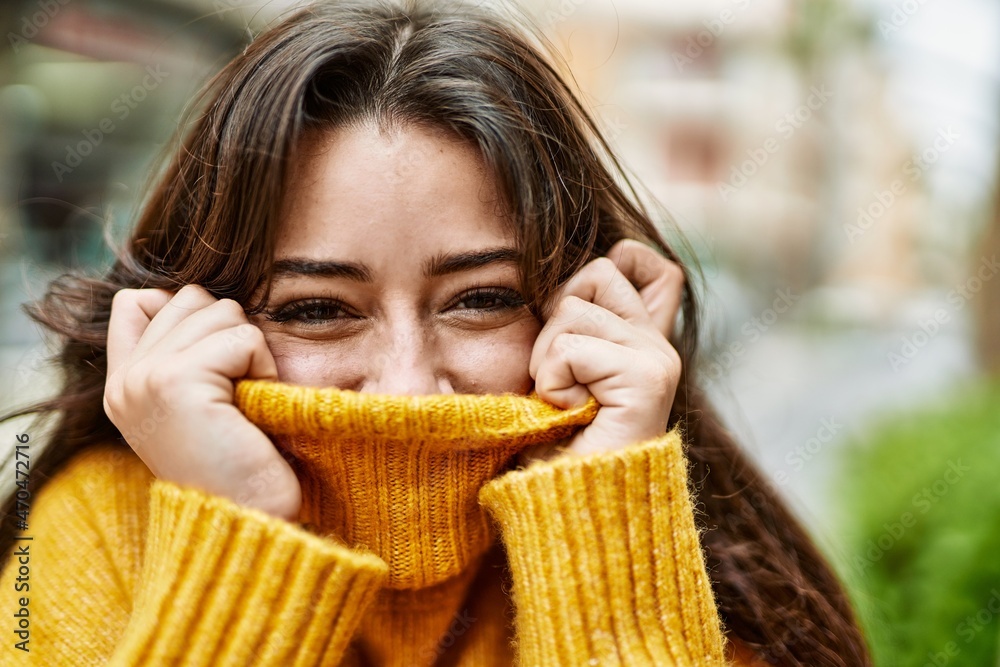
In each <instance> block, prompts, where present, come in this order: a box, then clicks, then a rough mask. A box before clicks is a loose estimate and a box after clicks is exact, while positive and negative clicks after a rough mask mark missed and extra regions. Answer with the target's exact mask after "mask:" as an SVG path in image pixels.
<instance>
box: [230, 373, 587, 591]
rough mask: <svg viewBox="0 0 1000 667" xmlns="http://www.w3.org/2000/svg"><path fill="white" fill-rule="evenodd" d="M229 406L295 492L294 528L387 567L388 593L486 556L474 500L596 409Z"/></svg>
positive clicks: (261, 385)
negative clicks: (258, 433)
mask: <svg viewBox="0 0 1000 667" xmlns="http://www.w3.org/2000/svg"><path fill="white" fill-rule="evenodd" d="M235 400H236V405H237V407H238V408H239V409H240V410H241V411H242V412H243V413H244V414H245V415H246V416H247V418H248V419H249V420H250V421H251V422H253V423H254V424H256V425H257V426H258V428H260V429H261V430H262V431H264V432H265V433H267V434H268V435H269V436H270V437H271V439H272V440H273V441H274V443H275V444H276V446H277V447H278V448H279V450H281V451H282V452H283V453H284V454H285V456H286V458H288V459H289V463H290V464H291V465H292V468H293V469H294V470H295V473H296V475H297V476H298V478H299V481H300V483H301V484H302V497H303V502H302V510H301V511H300V515H299V519H300V521H301V522H302V523H303V524H304V525H306V526H307V527H308V528H310V529H311V530H314V531H315V532H317V533H319V534H322V535H325V536H328V537H330V538H332V539H336V540H339V541H342V542H343V543H344V544H346V545H347V546H350V547H352V548H358V549H363V550H367V551H370V552H372V553H374V554H376V555H378V556H379V557H381V558H382V559H383V560H385V561H386V563H387V564H388V565H389V583H388V586H389V587H390V588H395V589H410V590H412V589H421V588H425V587H428V586H433V585H437V584H440V583H441V582H443V581H446V580H448V579H450V578H452V577H455V576H457V575H458V574H460V573H463V572H464V571H465V570H466V569H467V568H468V567H470V566H472V565H473V564H474V563H475V562H477V561H478V559H479V557H480V556H482V555H483V554H484V553H485V552H486V551H487V550H488V549H489V547H490V546H491V544H492V542H493V538H494V536H493V533H492V527H491V525H490V522H489V521H488V519H487V516H486V514H485V512H484V511H483V510H482V508H481V507H480V506H479V504H478V500H477V495H478V492H479V489H480V488H482V486H483V485H484V484H486V483H487V482H488V481H490V479H492V478H494V477H495V476H497V475H498V474H500V473H502V472H503V471H504V470H505V469H507V468H509V467H510V465H511V463H512V461H513V459H514V457H515V456H516V454H517V453H518V452H519V451H521V450H523V449H524V448H525V447H528V446H531V445H535V444H541V443H546V442H557V441H559V440H562V439H564V438H567V437H569V436H571V435H572V434H573V433H574V432H575V431H576V430H578V429H579V428H580V427H582V426H584V425H586V424H588V423H590V422H592V421H593V419H594V417H595V416H596V414H597V409H598V405H597V402H596V400H595V399H594V398H593V397H591V399H590V400H589V401H588V402H587V403H586V404H585V405H583V406H581V407H577V408H570V409H565V410H564V409H560V408H558V407H556V406H553V405H551V404H550V403H547V402H545V401H543V400H542V399H540V398H538V396H537V394H535V392H533V391H532V392H531V393H530V394H528V395H526V396H525V395H519V394H429V395H415V396H414V395H406V396H403V395H393V394H368V393H360V392H355V391H351V390H344V389H338V388H335V387H307V386H301V385H292V384H287V383H283V382H276V381H271V380H241V381H239V382H237V384H236V397H235Z"/></svg>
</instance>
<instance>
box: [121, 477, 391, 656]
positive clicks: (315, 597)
mask: <svg viewBox="0 0 1000 667" xmlns="http://www.w3.org/2000/svg"><path fill="white" fill-rule="evenodd" d="M149 502H150V513H149V525H148V533H147V535H146V545H145V560H144V561H143V566H142V572H141V580H140V583H139V586H138V589H137V592H136V598H135V602H134V609H133V613H132V616H131V618H130V620H129V625H128V628H127V629H126V632H125V636H124V637H123V641H122V642H121V643H120V644H119V646H118V648H117V650H116V651H115V653H114V656H113V657H112V659H111V660H110V662H109V663H108V664H109V665H117V666H123V665H139V664H142V665H145V664H156V665H206V666H207V665H216V664H222V663H225V664H233V665H236V664H245V665H249V664H253V665H290V664H295V665H319V664H331V663H336V662H337V659H338V658H339V657H340V656H341V655H342V654H343V652H344V651H345V650H346V648H347V645H348V644H349V642H350V640H351V637H352V635H353V634H354V631H355V630H356V629H357V626H358V623H359V621H360V619H361V616H362V614H363V613H364V611H365V609H366V608H367V607H368V605H369V604H370V603H371V601H372V600H373V599H374V596H375V594H376V593H377V591H378V589H379V588H380V586H381V585H382V583H383V581H384V580H385V577H386V576H387V573H388V567H387V566H386V564H385V563H384V562H383V561H382V560H381V559H379V558H378V557H376V556H373V555H371V554H365V553H361V552H357V551H353V550H350V549H348V548H346V547H344V546H341V545H339V544H336V543H334V542H332V541H329V540H325V539H323V538H321V537H319V536H317V535H314V534H312V533H309V532H308V531H306V530H304V529H303V528H301V527H299V526H297V525H295V524H293V523H291V522H288V521H285V520H283V519H280V518H278V517H274V516H271V515H269V514H267V513H265V512H263V511H261V510H258V509H255V508H250V507H245V506H242V505H238V504H237V503H235V502H234V501H232V500H230V499H228V498H224V497H221V496H216V495H213V494H209V493H206V492H203V491H201V490H200V489H197V488H194V487H186V486H179V485H177V484H174V483H173V482H169V481H165V480H159V479H156V480H154V481H153V482H152V484H151V486H150V501H149Z"/></svg>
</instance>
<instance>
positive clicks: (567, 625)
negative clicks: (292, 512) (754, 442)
mask: <svg viewBox="0 0 1000 667" xmlns="http://www.w3.org/2000/svg"><path fill="white" fill-rule="evenodd" d="M237 404H238V405H239V407H240V409H242V410H243V411H244V413H245V414H246V415H247V417H248V418H249V419H250V420H251V421H253V422H254V423H256V424H258V426H259V427H260V428H261V429H262V430H264V431H265V432H267V433H269V434H271V437H272V438H273V439H274V441H275V443H276V445H277V446H279V447H286V448H287V449H288V452H289V453H290V454H292V455H293V457H294V458H293V459H292V462H293V465H294V467H295V470H296V474H298V475H299V476H300V480H301V481H302V484H303V492H304V499H305V503H304V507H303V513H302V515H300V519H301V520H302V522H303V523H304V525H299V524H297V523H294V522H288V521H284V520H282V519H278V518H276V517H272V516H270V515H267V514H264V513H263V512H260V511H258V510H254V509H251V508H247V507H244V506H241V505H238V504H237V503H235V502H233V501H231V500H229V499H227V498H222V497H218V496H214V495H212V494H208V493H206V492H203V491H201V490H200V489H197V488H193V487H185V486H181V485H177V484H174V483H172V482H169V481H166V480H157V479H154V478H153V477H152V475H151V474H150V473H149V471H148V470H147V469H146V467H145V466H144V465H143V464H142V462H141V460H139V459H138V457H136V456H135V454H134V453H132V451H131V449H129V448H128V447H126V446H124V445H122V444H119V443H107V444H99V445H94V446H91V447H88V448H87V449H85V450H83V451H81V452H79V453H78V454H76V455H75V456H74V457H73V458H72V459H71V460H70V461H69V462H68V463H67V465H66V466H65V467H64V468H63V469H62V470H60V472H59V473H58V474H57V475H56V476H55V477H54V478H53V479H52V480H50V481H49V482H48V483H46V485H45V486H44V487H43V488H42V489H41V491H40V492H39V493H38V494H37V496H35V497H34V498H33V499H32V504H31V512H30V515H29V518H28V523H29V529H28V531H27V532H26V533H25V535H30V536H32V537H33V538H34V539H33V540H31V541H23V542H19V546H20V545H23V544H29V545H30V554H31V560H30V584H31V589H30V591H28V592H18V593H15V591H14V585H15V583H16V582H15V580H16V578H17V576H18V563H17V562H16V559H15V561H10V562H8V563H7V564H6V565H5V566H4V569H3V571H2V572H0V590H2V591H5V592H4V593H3V594H2V595H0V615H2V617H3V618H6V619H8V626H9V627H13V623H11V622H10V621H11V620H12V619H13V618H14V617H13V614H14V613H15V611H16V610H17V608H18V598H19V597H22V596H27V597H29V599H30V603H29V609H30V618H31V626H30V627H31V639H30V642H29V647H30V649H31V651H30V653H24V652H22V651H19V650H16V649H14V648H13V644H14V642H15V641H16V638H15V637H14V636H13V633H10V632H9V631H8V632H5V633H4V634H5V635H7V639H5V640H4V643H3V645H2V646H0V664H4V665H6V664H35V665H55V666H62V665H73V666H74V667H75V666H88V665H106V664H110V665H116V666H124V665H206V666H207V665H267V666H275V667H276V666H278V665H281V666H287V665H292V666H306V665H400V666H402V665H407V666H410V665H462V666H465V667H499V666H501V665H510V664H513V663H514V662H515V661H517V662H518V664H521V665H532V666H533V665H619V664H621V665H665V666H669V665H675V666H688V665H722V664H726V662H725V660H724V658H723V648H724V639H723V635H722V628H721V624H720V620H719V616H718V613H717V611H716V608H715V606H714V604H713V599H712V592H711V588H710V586H709V581H708V577H707V574H706V572H705V566H704V561H703V558H702V554H701V549H700V546H699V540H698V533H697V530H696V528H695V524H694V518H693V507H692V500H691V497H690V495H689V493H688V489H687V485H686V482H687V474H686V460H685V458H684V454H683V449H682V446H681V437H680V433H679V432H678V431H677V430H675V431H672V432H671V433H668V434H664V435H663V436H661V437H658V438H655V439H651V440H648V441H645V442H641V443H635V444H633V445H630V446H628V447H626V448H625V449H621V450H618V451H614V452H608V453H601V454H592V455H587V456H583V457H576V456H572V455H564V456H561V457H557V458H556V459H554V460H552V461H544V462H536V463H533V464H532V465H530V466H529V467H528V468H526V469H519V470H512V471H509V472H505V471H504V470H505V468H507V467H509V465H510V464H511V463H512V461H511V457H512V456H514V454H515V453H516V452H517V451H519V450H520V449H522V448H523V447H526V446H528V445H529V444H532V443H535V442H546V441H557V440H561V439H563V438H565V437H567V436H568V435H569V434H571V433H572V432H573V431H574V430H576V429H578V428H580V427H582V426H585V425H586V424H587V423H589V422H590V421H592V420H593V418H594V416H595V415H596V408H597V406H596V404H595V403H594V402H593V401H591V402H590V403H588V404H587V405H585V406H584V407H582V408H578V409H575V410H559V409H557V408H554V407H553V406H550V405H548V404H545V403H544V402H543V401H540V400H539V399H538V398H537V397H535V396H515V395H501V396H472V395H451V396H411V397H400V396H379V395H370V394H356V393H355V392H348V391H341V390H337V389H330V388H326V389H319V388H310V387H296V386H292V385H286V384H282V383H273V382H265V381H243V382H239V383H237ZM338 454H339V456H338ZM477 498H478V500H481V502H482V504H481V505H478V504H477ZM339 502H342V503H343V505H342V506H341V507H338V506H337V504H338V503H339ZM484 510H485V511H486V512H488V515H487V514H486V513H484ZM492 526H495V528H496V531H495V533H494V529H493V528H492ZM495 534H496V535H499V537H500V538H501V539H500V540H496V539H495ZM735 664H749V663H744V662H740V663H735Z"/></svg>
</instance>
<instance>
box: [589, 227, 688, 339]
mask: <svg viewBox="0 0 1000 667" xmlns="http://www.w3.org/2000/svg"><path fill="white" fill-rule="evenodd" d="M606 257H608V258H610V259H611V260H612V261H613V262H614V263H615V265H616V266H617V268H618V270H619V271H620V272H621V273H622V274H623V275H625V277H626V278H627V279H628V280H629V281H630V283H631V284H632V285H634V286H635V288H636V289H638V292H639V295H640V298H641V299H642V301H643V304H644V305H645V307H646V310H647V312H648V313H649V317H650V319H651V320H652V322H653V323H654V326H655V327H656V328H657V330H659V331H660V333H662V334H663V336H664V338H666V339H667V340H671V339H672V337H673V334H674V327H675V325H676V322H677V313H678V312H680V307H681V300H682V298H683V296H684V283H685V278H684V270H683V269H681V267H680V266H679V265H678V264H676V263H675V262H672V261H670V260H669V259H667V258H666V257H664V256H663V255H661V254H660V253H659V252H658V251H657V250H656V249H654V248H652V247H650V246H648V245H646V244H645V243H642V242H640V241H637V240H635V239H621V240H620V241H618V242H616V243H615V244H614V245H613V246H611V249H610V250H608V253H607V255H606Z"/></svg>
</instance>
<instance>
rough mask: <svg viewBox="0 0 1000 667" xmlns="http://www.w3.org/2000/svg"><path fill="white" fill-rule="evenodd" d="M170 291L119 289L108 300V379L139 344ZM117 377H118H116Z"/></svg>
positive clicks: (116, 376)
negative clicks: (109, 307) (109, 302)
mask: <svg viewBox="0 0 1000 667" xmlns="http://www.w3.org/2000/svg"><path fill="white" fill-rule="evenodd" d="M171 296H172V294H171V293H170V292H168V291H166V290H161V289H122V290H119V291H118V292H117V293H115V296H114V298H113V299H112V300H111V316H110V318H109V319H108V341H107V357H108V381H109V382H110V381H111V378H112V377H115V378H116V379H117V378H118V375H119V371H120V370H121V369H122V367H123V366H124V364H125V362H126V360H127V359H128V357H129V354H131V352H132V350H134V349H135V347H136V345H138V344H139V340H140V339H141V338H142V335H143V332H145V331H146V329H147V328H148V327H149V323H150V321H151V320H152V319H153V317H155V315H156V314H157V313H158V312H160V310H161V309H162V308H163V306H164V305H165V304H166V303H167V302H168V301H170V298H171ZM116 381H120V380H116Z"/></svg>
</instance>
